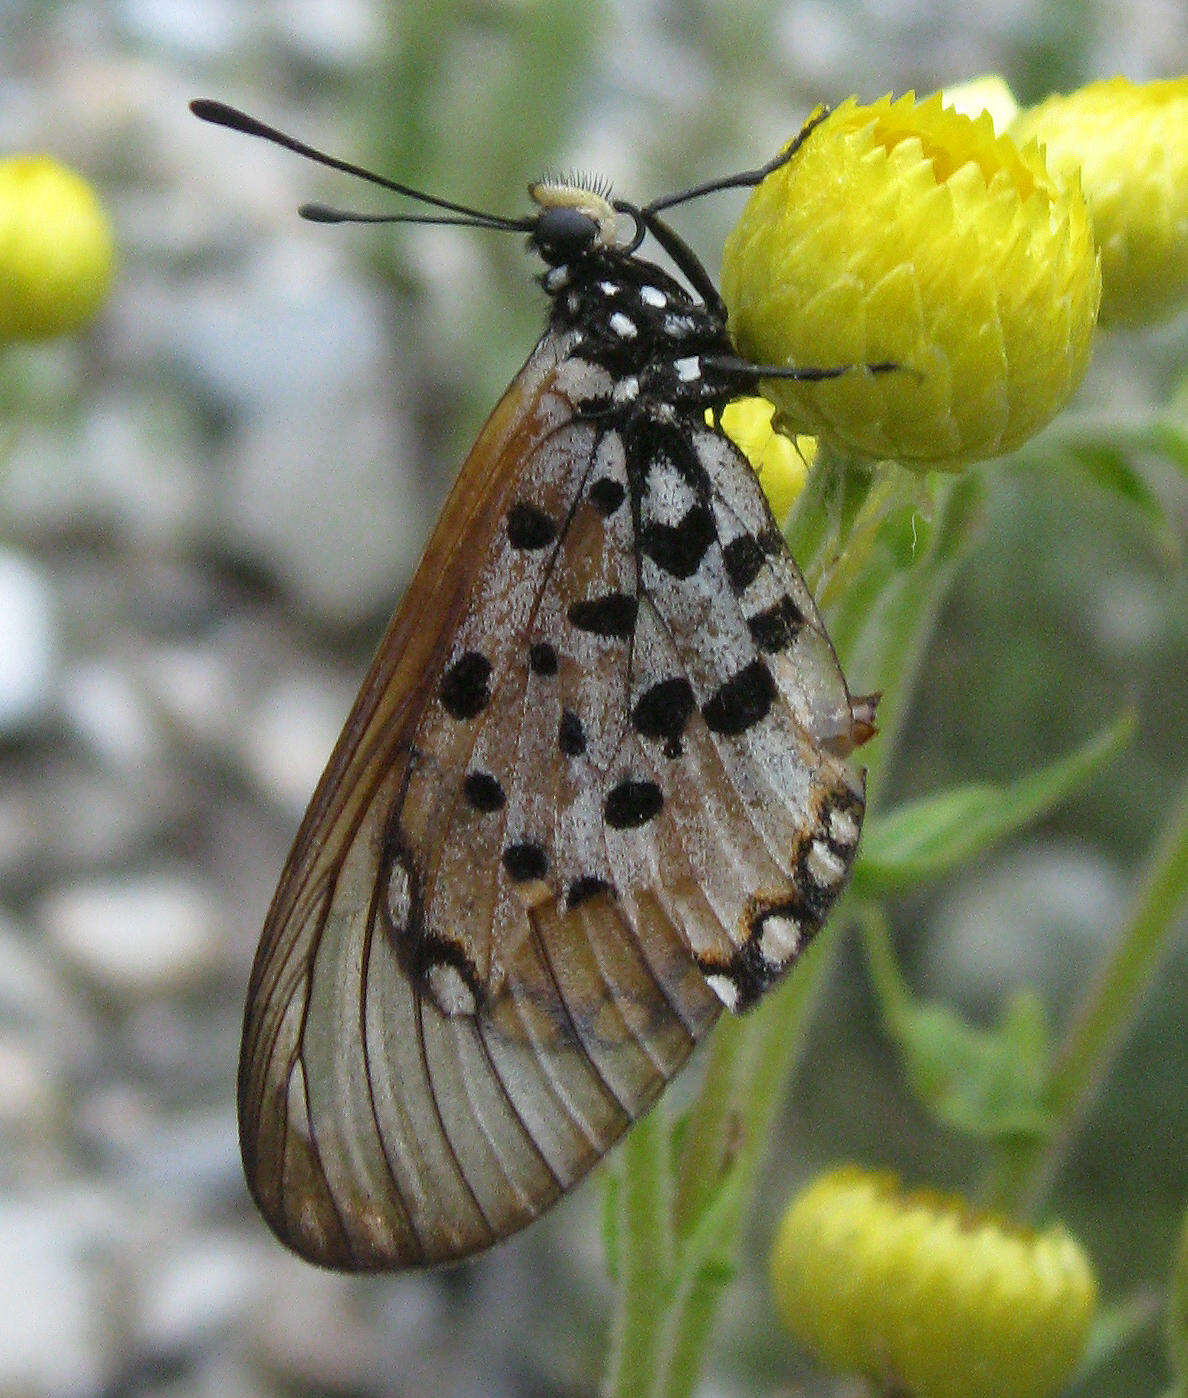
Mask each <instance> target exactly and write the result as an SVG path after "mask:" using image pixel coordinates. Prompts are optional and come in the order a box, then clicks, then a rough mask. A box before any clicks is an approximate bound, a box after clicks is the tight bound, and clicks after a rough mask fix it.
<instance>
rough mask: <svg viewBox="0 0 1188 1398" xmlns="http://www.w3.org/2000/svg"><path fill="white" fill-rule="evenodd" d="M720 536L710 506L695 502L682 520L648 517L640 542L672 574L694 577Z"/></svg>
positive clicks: (660, 566) (660, 565)
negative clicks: (660, 521) (671, 522)
mask: <svg viewBox="0 0 1188 1398" xmlns="http://www.w3.org/2000/svg"><path fill="white" fill-rule="evenodd" d="M716 538H717V531H716V530H715V529H714V520H713V516H712V514H711V513H710V511H709V509H708V508H707V507H706V506H705V505H694V506H693V507H692V508H691V509H690V510H689V512H688V513H687V514H686V515H685V517H684V519H682V520H681V521H680V523H679V524H660V523H658V522H657V521H655V520H645V521H644V524H643V526H642V527H641V529H640V536H639V546H640V548H641V549H642V550H643V552H644V553H645V554H647V556H648V557H649V558H650V559H651V560H652V561H653V562H654V563H655V564H656V566H657V567H658V568H663V569H664V571H665V572H666V573H668V574H670V575H671V576H672V577H674V578H691V577H692V576H693V574H694V573H695V572H696V571H697V570H698V568H700V567H701V560H702V559H703V558H704V557H705V553H706V550H707V549H708V548H709V546H710V544H712V543H713V542H714V540H715V539H716Z"/></svg>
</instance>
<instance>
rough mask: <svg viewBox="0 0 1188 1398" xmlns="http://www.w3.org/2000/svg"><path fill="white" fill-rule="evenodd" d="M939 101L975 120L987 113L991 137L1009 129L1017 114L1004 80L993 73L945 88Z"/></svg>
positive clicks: (1016, 103) (1016, 106)
mask: <svg viewBox="0 0 1188 1398" xmlns="http://www.w3.org/2000/svg"><path fill="white" fill-rule="evenodd" d="M941 100H942V101H943V102H944V104H945V106H946V107H952V109H953V110H954V111H955V112H960V113H961V114H962V116H967V117H970V118H971V119H972V120H975V121H976V120H977V118H978V117H980V116H981V115H982V113H983V112H989V113H990V120H991V121H992V122H993V123H994V131H995V134H996V135H999V136H1001V135H1002V133H1003V132H1004V131H1006V130H1008V129H1009V127H1010V124H1011V122H1012V121H1014V119H1015V118H1016V117H1017V116H1018V115H1019V104H1018V102H1016V101H1015V94H1014V93H1013V92H1012V91H1011V89H1010V88H1009V87H1008V86H1007V81H1006V79H1005V78H1000V77H999V76H998V74H997V73H987V74H986V75H985V76H984V77H980V78H970V79H969V81H968V82H963V83H957V84H956V85H955V86H953V87H946V88H945V90H944V92H942V93H941Z"/></svg>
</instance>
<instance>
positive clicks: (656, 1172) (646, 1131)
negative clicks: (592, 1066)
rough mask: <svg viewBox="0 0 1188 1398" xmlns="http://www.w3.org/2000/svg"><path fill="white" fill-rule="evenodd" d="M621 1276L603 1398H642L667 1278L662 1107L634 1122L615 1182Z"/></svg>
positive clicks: (655, 1354)
mask: <svg viewBox="0 0 1188 1398" xmlns="http://www.w3.org/2000/svg"><path fill="white" fill-rule="evenodd" d="M619 1240H620V1241H619V1248H618V1253H619V1276H618V1298H617V1306H616V1311H615V1320H614V1326H613V1330H612V1336H613V1339H612V1345H611V1353H610V1362H609V1365H608V1369H607V1375H606V1379H605V1382H604V1384H603V1392H604V1394H605V1395H607V1398H644V1395H647V1394H650V1393H651V1392H652V1391H653V1387H654V1384H655V1380H656V1369H657V1364H658V1362H659V1345H658V1343H657V1341H658V1337H659V1335H660V1332H661V1329H662V1326H663V1317H664V1312H665V1308H666V1306H667V1304H668V1299H669V1296H668V1293H669V1282H670V1278H671V1275H672V1256H673V1249H672V1244H673V1239H672V1198H671V1179H670V1170H669V1128H668V1120H667V1117H666V1115H665V1113H664V1110H663V1108H654V1109H653V1110H652V1111H650V1112H649V1113H648V1114H647V1116H645V1117H643V1118H642V1119H641V1120H639V1121H637V1122H636V1123H635V1125H634V1126H633V1127H632V1128H631V1130H630V1131H629V1132H628V1133H627V1139H626V1141H625V1142H624V1143H623V1150H622V1158H621V1164H620V1183H619Z"/></svg>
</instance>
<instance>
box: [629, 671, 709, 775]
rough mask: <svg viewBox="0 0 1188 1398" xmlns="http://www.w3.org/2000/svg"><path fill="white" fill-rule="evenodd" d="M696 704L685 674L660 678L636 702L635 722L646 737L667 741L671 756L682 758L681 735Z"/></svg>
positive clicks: (633, 713) (666, 745) (641, 733)
mask: <svg viewBox="0 0 1188 1398" xmlns="http://www.w3.org/2000/svg"><path fill="white" fill-rule="evenodd" d="M695 704H696V701H695V700H694V697H693V686H692V685H691V684H690V683H689V681H688V680H687V679H685V678H684V676H683V675H678V676H676V677H675V678H673V679H670V680H659V681H658V682H657V683H656V684H654V685H651V686H649V687H648V688H647V689H645V690H644V691H643V693H642V694H641V695H640V696H639V698H638V699H637V700H636V701H635V707H634V709H632V711H631V721H632V723H634V725H635V731H636V732H637V733H639V734H640V735H641V736H642V737H645V738H658V739H661V740H663V742H664V743H665V753H666V754H667V756H669V757H679V756H680V753H681V736H682V734H683V733H684V731H685V724H686V723H687V722H688V721H689V715H690V714H691V713H692V712H693V709H694V707H695Z"/></svg>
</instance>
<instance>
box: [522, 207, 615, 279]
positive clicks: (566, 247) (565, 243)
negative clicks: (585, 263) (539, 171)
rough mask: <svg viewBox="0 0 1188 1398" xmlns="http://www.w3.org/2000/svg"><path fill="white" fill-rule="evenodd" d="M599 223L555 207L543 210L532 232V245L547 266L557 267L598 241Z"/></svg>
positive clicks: (578, 210) (579, 212)
mask: <svg viewBox="0 0 1188 1398" xmlns="http://www.w3.org/2000/svg"><path fill="white" fill-rule="evenodd" d="M599 233H600V229H599V226H598V221H597V220H596V219H594V218H592V217H591V216H590V215H589V214H587V213H585V212H583V211H582V210H581V209H573V208H566V207H564V206H558V207H556V208H551V209H542V210H541V211H540V215H539V216H538V218H537V220H536V227H535V228H534V229H533V231H532V242H533V245H534V246H535V247H536V250H537V251H538V252H539V253H540V255H541V257H543V258H544V260H545V261H546V262H547V263H549V265H550V266H553V267H559V266H561V265H562V264H563V263H565V262H570V261H572V260H573V259H574V258H575V257H580V256H581V255H582V254H583V253H585V252H589V250H590V249H591V248H592V247H593V246H594V245H595V243H596V242H597V241H598V238H599Z"/></svg>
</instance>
